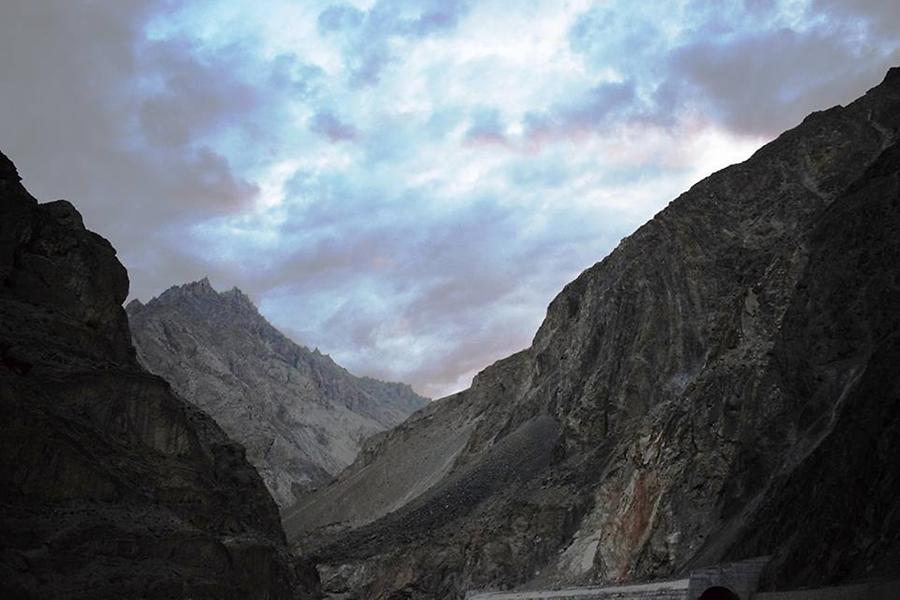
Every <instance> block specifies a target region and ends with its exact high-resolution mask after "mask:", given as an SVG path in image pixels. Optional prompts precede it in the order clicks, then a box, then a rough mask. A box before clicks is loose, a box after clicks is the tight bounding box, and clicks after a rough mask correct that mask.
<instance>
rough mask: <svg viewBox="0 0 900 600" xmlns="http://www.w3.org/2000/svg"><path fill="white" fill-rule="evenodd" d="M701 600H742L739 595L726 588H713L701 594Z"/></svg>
mask: <svg viewBox="0 0 900 600" xmlns="http://www.w3.org/2000/svg"><path fill="white" fill-rule="evenodd" d="M699 600H741V599H740V598H738V595H737V594H735V593H734V592H732V591H731V590H729V589H728V588H726V587H721V586H718V585H717V586H715V587H711V588H709V589H708V590H706V591H705V592H703V593H702V594H700V598H699Z"/></svg>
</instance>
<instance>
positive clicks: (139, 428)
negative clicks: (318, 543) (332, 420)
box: [0, 154, 317, 599]
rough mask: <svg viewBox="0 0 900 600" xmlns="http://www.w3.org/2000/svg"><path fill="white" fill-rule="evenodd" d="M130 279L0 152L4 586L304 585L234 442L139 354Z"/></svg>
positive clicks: (206, 588)
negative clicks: (128, 300) (128, 307)
mask: <svg viewBox="0 0 900 600" xmlns="http://www.w3.org/2000/svg"><path fill="white" fill-rule="evenodd" d="M127 292H128V277H127V274H126V272H125V269H124V268H123V267H122V265H121V264H120V263H119V262H118V260H117V259H116V257H115V251H114V250H113V248H112V246H110V244H109V243H108V242H107V241H106V240H104V239H103V238H102V237H100V236H98V235H96V234H94V233H92V232H90V231H88V230H86V229H85V228H84V225H83V224H82V220H81V216H80V215H79V214H78V212H77V211H76V210H75V208H74V207H73V206H72V205H71V204H69V203H68V202H66V201H63V200H59V201H56V202H50V203H47V204H38V203H37V202H36V201H35V200H34V198H32V197H31V196H30V195H29V194H28V193H27V192H26V191H25V189H24V188H23V187H22V185H21V183H20V181H19V176H18V174H17V173H16V170H15V167H14V166H13V164H12V163H11V162H10V161H9V160H8V159H7V158H6V156H4V155H2V154H0V411H2V418H3V435H2V437H0V455H2V459H0V513H2V516H0V595H2V596H3V597H5V598H92V599H93V598H186V597H191V598H235V599H237V598H259V599H263V598H265V599H274V598H309V597H314V595H315V593H316V587H317V578H316V575H315V572H314V570H313V569H312V568H311V567H310V566H309V565H308V564H307V563H306V562H305V561H303V560H300V559H296V558H292V557H291V556H290V555H289V554H288V553H287V552H286V549H285V546H284V534H283V532H282V529H281V526H280V522H279V516H278V511H277V508H276V505H275V503H274V502H273V501H272V498H271V497H270V496H269V495H268V493H267V492H266V489H265V487H264V485H263V483H262V481H261V480H260V477H259V475H258V474H257V473H256V471H255V470H254V469H253V467H252V466H251V465H250V464H249V463H248V462H247V461H246V460H245V458H244V450H243V448H241V447H240V446H238V445H237V444H235V443H233V442H231V441H230V440H228V439H227V438H226V436H225V434H224V433H223V432H222V430H221V429H220V428H219V427H218V426H217V425H216V424H215V423H214V422H213V421H212V419H210V418H209V417H207V416H206V415H205V414H203V413H202V412H200V411H199V410H197V409H196V408H194V407H192V406H191V405H190V404H188V403H186V402H185V401H183V400H181V399H180V398H178V397H177V396H176V395H174V394H173V392H172V390H171V388H170V387H169V385H168V384H167V383H166V382H165V381H164V380H162V379H160V378H159V377H156V376H153V375H150V374H149V373H147V372H146V371H144V370H143V369H142V368H141V367H140V366H139V365H138V363H137V361H136V359H135V353H134V350H133V348H132V345H131V337H130V333H129V330H128V323H127V319H126V316H125V311H124V310H123V309H122V302H123V300H124V299H125V297H126V295H127Z"/></svg>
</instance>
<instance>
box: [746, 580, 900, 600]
mask: <svg viewBox="0 0 900 600" xmlns="http://www.w3.org/2000/svg"><path fill="white" fill-rule="evenodd" d="M897 598H900V581H890V582H880V583H860V584H856V585H843V586H840V587H830V588H820V589H815V590H794V591H790V592H759V593H756V594H753V596H752V600H863V599H865V600H897Z"/></svg>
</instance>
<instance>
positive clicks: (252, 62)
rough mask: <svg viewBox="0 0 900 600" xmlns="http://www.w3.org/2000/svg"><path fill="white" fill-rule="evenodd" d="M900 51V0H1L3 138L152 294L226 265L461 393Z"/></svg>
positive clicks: (311, 330)
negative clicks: (598, 275) (559, 297)
mask: <svg viewBox="0 0 900 600" xmlns="http://www.w3.org/2000/svg"><path fill="white" fill-rule="evenodd" d="M895 65H900V2H896V0H856V1H849V0H784V1H778V0H743V1H717V2H698V1H693V0H672V1H665V2H663V1H659V2H650V1H647V2H634V1H633V0H625V1H616V0H609V1H593V0H545V1H535V0H353V1H348V2H341V1H332V0H324V1H318V0H293V1H288V0H266V1H265V2H259V1H258V0H257V1H247V2H241V1H235V0H227V1H226V0H199V1H195V2H177V1H164V0H159V1H151V0H106V1H91V0H3V2H0V150H2V151H3V152H4V153H6V154H7V155H8V156H9V157H10V158H11V159H12V160H13V161H14V162H15V163H16V165H17V166H18V168H19V172H20V174H21V175H22V177H23V179H24V183H25V185H26V186H27V187H28V188H29V190H30V191H31V192H32V193H33V194H34V195H35V196H36V197H38V198H39V199H41V200H42V201H50V200H54V199H57V198H66V199H68V200H70V201H72V202H73V203H74V204H75V205H76V207H77V208H78V209H79V210H80V211H81V212H82V214H83V216H84V220H85V223H86V225H87V226H88V227H89V228H91V229H92V230H94V231H97V232H98V233H100V234H101V235H103V236H105V237H107V238H108V239H109V240H110V241H111V242H112V243H113V245H114V246H115V247H116V249H117V250H118V254H119V258H120V260H121V261H122V262H123V263H124V264H125V266H126V267H127V268H128V271H129V276H130V279H131V297H132V298H140V299H142V300H144V301H146V300H148V299H150V298H151V297H153V296H155V295H158V294H159V293H161V292H162V291H164V290H165V289H166V288H168V287H170V286H172V285H175V284H181V283H185V282H188V281H194V280H197V279H201V278H202V277H204V276H208V277H209V278H210V280H211V282H212V284H213V285H214V286H215V287H216V288H217V289H220V290H225V289H230V288H231V287H233V286H237V287H239V288H241V289H242V290H243V291H244V292H246V293H247V294H248V295H249V296H250V297H251V298H252V299H253V300H254V301H255V302H256V303H257V304H258V306H259V308H260V311H261V312H262V314H263V315H264V316H266V317H267V318H268V319H269V320H270V321H271V322H272V323H273V324H274V325H275V326H276V327H278V328H280V329H281V330H282V331H284V332H285V333H286V334H288V335H289V336H291V337H292V338H293V339H295V340H296V341H298V342H300V343H302V344H304V345H306V346H309V347H311V348H312V347H318V348H319V349H320V350H321V351H322V352H326V353H328V354H330V355H331V356H332V357H333V358H334V359H335V360H336V361H337V362H338V363H340V364H342V365H343V366H345V367H347V368H349V369H350V370H351V371H353V372H355V373H357V374H362V375H372V376H376V377H379V378H383V379H389V380H400V381H406V382H408V383H410V384H412V385H413V387H414V388H415V389H416V390H417V391H419V392H420V393H422V394H425V395H427V396H430V397H440V396H443V395H446V394H448V393H451V392H454V391H457V390H459V389H463V388H465V387H467V386H468V385H469V383H470V381H471V379H472V376H473V375H474V374H475V373H476V372H478V371H479V370H481V369H482V368H484V367H485V366H487V365H489V364H490V363H492V362H493V361H495V360H497V359H499V358H502V357H504V356H506V355H508V354H510V353H512V352H515V351H517V350H520V349H522V348H524V347H527V346H528V345H529V344H530V343H531V339H532V337H533V335H534V333H535V331H536V330H537V327H538V326H539V324H540V322H541V320H542V319H543V317H544V315H545V312H546V307H547V305H548V303H549V302H550V300H551V299H552V298H553V297H554V296H555V295H556V294H557V293H558V292H559V290H560V289H561V288H562V287H563V285H565V284H566V283H567V282H568V281H570V280H572V279H573V278H574V277H575V276H577V274H578V273H579V272H581V271H582V270H584V269H585V268H587V267H589V266H590V265H592V264H594V263H595V262H597V261H599V260H600V259H602V258H603V257H604V256H605V255H607V254H608V253H609V252H610V251H611V250H612V249H613V248H615V246H616V245H617V244H618V243H619V241H620V240H621V239H622V238H623V237H625V236H627V235H628V234H629V233H631V232H632V231H633V230H634V229H635V228H637V227H638V226H640V225H641V224H642V223H643V222H645V221H646V220H648V219H649V218H651V217H652V216H653V215H654V214H655V213H656V212H658V211H659V210H660V209H662V208H663V207H664V206H665V205H666V204H667V203H668V202H669V201H670V200H672V199H674V198H675V197H676V196H677V195H678V194H679V193H681V192H683V191H685V190H686V189H687V188H688V187H690V186H691V185H692V184H693V183H695V182H697V181H699V180H700V179H702V178H703V177H705V176H706V175H708V174H710V173H712V172H713V171H715V170H718V169H720V168H722V167H725V166H727V165H729V164H732V163H734V162H739V161H741V160H744V159H746V158H747V157H749V156H750V155H751V154H752V153H753V151H754V150H756V149H757V148H759V147H760V146H761V145H762V144H764V143H765V142H767V141H769V140H771V139H773V138H774V137H775V136H777V135H778V134H779V133H780V132H781V131H783V130H784V129H787V128H790V127H792V126H794V125H796V124H797V123H799V122H800V121H801V120H802V119H803V117H804V116H805V115H806V114H808V113H809V112H811V111H813V110H820V109H824V108H828V107H830V106H833V105H835V104H845V103H847V102H849V101H851V100H852V99H854V98H856V97H857V96H859V95H861V94H862V93H864V92H865V90H866V89H868V88H870V87H872V86H874V85H876V84H877V83H878V82H879V81H881V79H882V78H883V76H884V74H885V72H886V71H887V69H888V68H889V67H890V66H895Z"/></svg>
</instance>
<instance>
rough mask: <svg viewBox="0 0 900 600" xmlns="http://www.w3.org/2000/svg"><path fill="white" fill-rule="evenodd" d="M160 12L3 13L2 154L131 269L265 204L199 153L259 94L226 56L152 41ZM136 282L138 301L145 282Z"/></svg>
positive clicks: (108, 6)
mask: <svg viewBox="0 0 900 600" xmlns="http://www.w3.org/2000/svg"><path fill="white" fill-rule="evenodd" d="M157 8H158V7H157V6H156V5H155V4H154V3H151V2H114V3H103V4H100V3H73V2H67V1H58V2H28V1H24V0H23V1H17V0H14V1H11V2H4V3H2V4H0V23H2V24H3V26H2V30H3V31H2V35H0V56H2V57H3V59H2V60H0V80H2V81H3V82H4V83H3V87H2V92H0V140H2V142H0V143H2V144H3V148H4V151H5V152H7V153H8V154H9V155H10V156H11V157H13V158H14V160H15V161H16V163H17V165H18V166H19V169H20V172H21V173H22V174H23V178H24V179H25V183H26V184H27V185H29V186H30V187H31V189H32V191H33V192H34V193H35V194H36V195H37V196H38V197H39V198H42V199H44V200H50V199H54V198H58V197H66V198H69V199H71V200H72V201H73V202H74V203H75V204H76V205H77V206H78V208H79V210H80V211H81V212H82V213H83V214H84V217H85V221H86V223H87V224H88V225H89V226H90V227H92V228H93V229H95V230H97V231H100V232H102V233H103V234H104V235H105V236H107V237H109V238H110V239H111V240H112V242H113V243H114V245H115V246H116V248H117V249H118V250H119V253H120V255H121V256H122V257H123V259H124V261H125V262H126V264H127V265H128V264H130V263H132V262H134V263H137V262H141V263H147V262H148V261H147V259H146V257H147V256H153V255H155V254H157V249H156V248H155V246H154V243H153V241H152V240H153V238H154V236H155V235H156V233H157V232H158V231H159V230H164V229H165V228H167V227H180V226H187V225H189V224H190V223H191V222H192V221H193V220H195V219H198V218H201V217H204V216H210V215H215V214H222V213H224V212H230V211H234V210H237V209H239V208H241V207H244V206H246V205H247V203H248V201H249V200H251V199H252V198H253V196H254V195H255V193H256V186H255V185H254V184H252V183H250V182H248V181H246V180H244V179H243V178H242V177H240V176H238V175H236V174H235V173H234V171H233V170H232V166H231V165H230V162H229V160H228V159H227V158H226V157H225V156H224V155H223V154H222V153H221V152H219V151H216V150H213V149H212V148H210V147H208V146H204V145H202V144H198V143H196V140H197V139H198V138H199V137H201V136H202V135H206V134H209V133H211V132H214V131H215V130H216V129H217V128H219V127H225V126H227V125H228V124H229V123H230V122H231V121H232V120H234V119H235V116H236V115H238V114H245V113H246V112H247V111H248V109H249V108H250V107H251V106H253V105H254V103H256V102H257V100H258V99H257V97H256V95H255V92H254V91H253V90H252V89H250V88H248V87H246V86H244V85H242V84H239V83H237V82H236V81H235V80H233V79H231V78H229V75H228V74H229V72H230V68H229V67H230V65H229V64H228V62H227V54H226V55H225V57H224V58H223V56H222V55H219V54H217V55H215V56H211V57H209V59H208V60H206V61H204V60H200V59H198V58H197V55H196V52H195V51H196V48H193V47H192V45H191V44H190V43H189V42H187V41H185V40H170V41H147V40H145V39H144V38H143V35H142V33H141V29H142V27H144V25H145V23H146V22H147V20H148V19H150V18H152V16H153V15H154V14H155V13H154V11H155V10H156V9H157ZM139 257H140V260H138V259H139ZM191 261H192V262H197V259H196V258H194V259H189V262H191ZM179 264H183V263H182V262H179ZM169 266H170V265H168V264H166V263H165V262H163V261H161V262H160V264H157V265H155V267H153V268H155V269H157V270H160V269H167V268H168V267H169ZM147 270H148V271H151V270H153V269H152V268H148V269H147ZM170 277H171V275H170ZM132 279H133V280H134V279H137V280H138V281H139V284H138V286H137V288H138V289H137V291H138V292H140V291H141V288H142V287H143V286H144V285H145V280H144V279H142V278H136V277H134V274H133V276H132ZM144 289H153V288H144Z"/></svg>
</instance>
